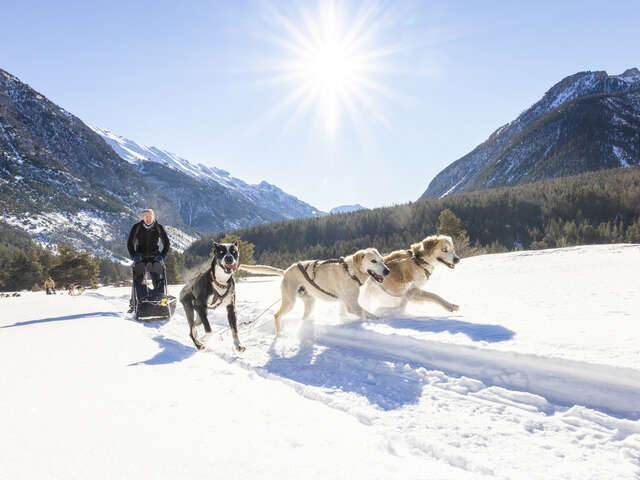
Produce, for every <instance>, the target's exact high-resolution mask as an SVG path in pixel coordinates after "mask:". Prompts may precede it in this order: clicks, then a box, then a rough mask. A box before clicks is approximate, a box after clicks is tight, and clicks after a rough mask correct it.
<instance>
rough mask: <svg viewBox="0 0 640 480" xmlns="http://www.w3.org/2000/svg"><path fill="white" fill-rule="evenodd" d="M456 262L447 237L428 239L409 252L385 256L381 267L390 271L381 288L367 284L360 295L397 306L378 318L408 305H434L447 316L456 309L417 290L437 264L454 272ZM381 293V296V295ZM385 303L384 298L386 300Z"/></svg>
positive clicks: (402, 309)
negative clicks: (438, 306)
mask: <svg viewBox="0 0 640 480" xmlns="http://www.w3.org/2000/svg"><path fill="white" fill-rule="evenodd" d="M459 261H460V258H458V256H457V255H456V252H455V250H454V246H453V241H452V240H451V237H448V236H446V235H432V236H430V237H427V238H425V239H424V240H422V241H421V242H418V243H414V244H413V245H411V248H410V249H409V250H396V251H394V252H391V253H390V254H389V255H385V257H384V263H385V265H387V266H388V268H389V269H390V270H391V272H390V273H389V275H388V276H387V278H386V279H385V281H384V284H378V283H373V282H367V284H366V285H365V289H363V295H366V296H367V297H368V298H372V299H377V300H386V299H384V297H385V295H384V293H386V294H387V295H389V296H391V297H394V298H395V300H396V303H397V305H396V306H395V307H393V308H381V309H379V310H377V311H376V313H377V314H380V315H388V314H392V313H401V312H403V311H404V309H405V308H406V306H407V303H408V302H409V301H412V302H435V303H437V304H439V305H441V306H442V307H443V308H445V309H446V310H448V311H450V312H455V311H457V310H458V309H459V307H458V305H455V304H453V303H450V302H448V301H446V300H445V299H444V298H442V297H440V296H438V295H436V294H435V293H431V292H425V291H424V290H422V289H421V287H423V286H424V285H425V284H426V283H427V280H429V277H430V276H431V274H432V273H433V271H434V270H435V268H436V266H437V265H438V264H443V265H446V266H447V267H449V268H452V269H453V268H455V266H456V264H457V263H458V262H459ZM382 292H384V293H382ZM387 299H388V297H387Z"/></svg>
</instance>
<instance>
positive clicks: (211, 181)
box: [91, 127, 322, 220]
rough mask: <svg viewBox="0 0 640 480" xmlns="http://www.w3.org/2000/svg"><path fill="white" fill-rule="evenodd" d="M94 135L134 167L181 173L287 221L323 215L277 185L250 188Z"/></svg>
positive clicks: (158, 152) (219, 173) (222, 174)
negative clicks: (152, 164)
mask: <svg viewBox="0 0 640 480" xmlns="http://www.w3.org/2000/svg"><path fill="white" fill-rule="evenodd" d="M91 128H92V129H93V131H94V132H96V133H97V134H98V135H100V136H101V137H102V138H103V139H104V140H105V141H106V142H107V143H108V144H109V145H110V146H111V148H113V150H114V151H115V152H116V153H117V154H118V155H120V157H122V158H123V159H124V160H126V161H128V162H129V163H131V164H133V165H138V166H140V165H143V164H144V162H155V163H159V164H161V165H164V166H166V167H168V168H171V169H174V170H176V171H179V172H181V173H183V174H185V175H187V176H190V177H192V178H194V179H196V180H198V181H200V182H203V183H205V184H207V185H212V186H216V187H223V188H228V189H229V190H232V191H234V192H236V193H238V194H240V195H242V196H244V197H245V198H246V199H247V200H248V201H249V202H254V203H255V204H256V205H258V206H260V207H262V208H265V209H268V210H271V211H273V212H275V213H277V214H279V215H281V216H282V219H283V220H291V219H294V218H304V217H313V216H317V215H321V214H322V212H320V211H318V210H317V209H316V208H314V207H312V206H311V205H309V204H307V203H305V202H302V201H301V200H298V199H297V198H296V197H294V196H293V195H289V194H288V193H286V192H284V191H282V190H281V189H280V188H278V187H276V186H275V185H271V184H269V183H267V182H264V181H263V182H261V183H259V184H257V185H249V184H247V183H246V182H244V181H243V180H240V179H239V178H235V177H232V176H231V174H230V173H229V172H227V171H225V170H222V169H219V168H215V167H208V166H206V165H203V164H201V163H200V164H197V165H196V164H193V163H191V162H189V161H188V160H186V159H184V158H182V157H179V156H178V155H176V154H175V153H171V152H168V151H166V150H162V149H159V148H157V147H148V146H146V145H141V144H139V143H137V142H135V141H133V140H130V139H128V138H125V137H122V136H120V135H116V134H115V133H113V132H111V131H109V130H104V129H101V128H98V127H91Z"/></svg>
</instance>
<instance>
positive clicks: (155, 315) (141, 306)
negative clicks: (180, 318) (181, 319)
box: [133, 265, 176, 322]
mask: <svg viewBox="0 0 640 480" xmlns="http://www.w3.org/2000/svg"><path fill="white" fill-rule="evenodd" d="M163 266H164V265H163ZM163 277H164V281H163V282H162V289H161V291H159V292H157V291H155V290H154V289H153V287H152V283H151V276H150V275H149V272H146V273H145V276H144V280H143V281H142V283H140V284H135V283H134V287H133V291H134V296H133V301H134V312H135V318H136V320H138V321H140V322H153V321H161V320H170V319H171V317H172V316H173V314H174V313H175V311H176V297H174V296H172V295H168V294H167V283H166V277H167V276H166V270H165V271H164V272H163Z"/></svg>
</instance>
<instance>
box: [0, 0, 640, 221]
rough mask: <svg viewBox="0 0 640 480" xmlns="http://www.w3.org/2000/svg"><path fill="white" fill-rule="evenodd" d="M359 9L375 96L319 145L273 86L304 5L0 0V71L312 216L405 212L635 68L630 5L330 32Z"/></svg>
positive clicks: (310, 7) (310, 123)
mask: <svg viewBox="0 0 640 480" xmlns="http://www.w3.org/2000/svg"><path fill="white" fill-rule="evenodd" d="M326 5H327V2H326V1H325V2H323V3H322V5H321V7H322V8H326ZM371 5H374V6H375V7H376V9H375V10H374V11H373V13H372V15H371V16H370V18H369V20H367V22H368V23H367V22H365V23H366V24H365V25H363V30H364V31H365V32H367V31H369V29H374V31H373V33H372V34H371V35H370V36H367V37H366V38H365V37H364V35H363V41H362V46H361V49H360V51H359V54H360V55H361V56H364V57H367V55H368V54H370V53H375V54H377V56H376V57H375V68H370V69H368V70H367V71H366V72H365V74H364V76H365V77H366V78H365V79H366V81H367V82H369V84H370V85H374V87H375V88H364V87H360V85H361V84H362V82H360V83H358V86H357V87H354V88H355V90H354V89H352V90H350V92H352V93H350V94H349V95H351V96H352V97H354V98H352V99H351V100H354V102H352V103H354V104H355V105H356V107H355V108H354V112H355V113H353V114H348V113H346V111H343V113H342V115H341V116H340V121H339V122H334V123H335V128H333V129H332V130H331V131H328V129H327V128H325V127H326V125H325V123H323V121H322V119H323V118H324V117H323V116H322V111H323V108H322V102H323V101H324V100H322V99H318V98H315V99H314V98H313V97H310V98H311V100H310V105H311V106H310V107H309V108H308V109H307V110H304V109H301V108H300V107H301V106H302V102H298V103H296V102H293V103H291V104H290V105H287V106H284V107H283V106H282V105H283V102H284V100H285V99H286V98H287V97H288V96H289V95H291V94H292V92H294V91H296V89H297V88H298V87H299V86H300V82H301V80H299V78H298V77H299V75H297V76H296V75H293V76H294V77H295V78H293V79H288V80H286V81H280V80H279V77H278V78H276V75H277V73H279V74H282V73H283V72H281V71H280V72H274V71H273V66H274V65H278V66H282V64H283V63H284V62H288V63H286V65H287V68H289V65H290V60H291V59H292V53H291V52H290V50H288V49H287V48H286V45H287V44H293V45H294V46H295V45H296V43H300V41H299V40H298V41H297V42H296V41H293V40H292V38H293V37H292V35H291V32H290V31H287V29H286V22H290V25H293V26H294V27H295V28H296V29H297V30H299V31H300V32H301V34H302V37H303V38H304V37H305V35H306V34H307V33H308V32H309V31H310V29H309V28H313V27H314V26H315V25H317V24H322V20H321V18H322V17H321V15H320V14H319V13H318V8H317V3H316V2H290V1H285V0H282V1H277V2H276V1H274V2H271V3H268V2H263V1H253V0H236V1H225V2H223V1H218V2H214V1H209V2H166V1H153V2H151V1H135V2H118V1H111V2H65V1H59V2H49V1H47V2H30V1H21V2H4V4H3V5H2V17H3V21H2V29H0V68H3V69H5V70H7V71H9V72H11V73H13V74H14V75H17V76H18V77H19V78H21V79H22V80H23V81H25V82H26V83H28V84H30V85H31V86H32V87H33V88H35V89H36V90H38V91H40V92H41V93H43V94H44V95H46V96H47V97H49V98H50V99H51V100H53V101H54V102H56V103H58V104H59V105H61V106H62V107H64V108H66V109H67V110H69V111H71V112H72V113H74V114H76V115H77V116H79V117H80V118H81V119H83V120H84V121H85V122H87V123H89V124H92V125H96V126H99V127H102V128H107V129H110V130H112V131H113V132H115V133H118V134H120V135H123V136H125V137H128V138H131V139H133V140H135V141H138V142H140V143H144V144H147V145H155V146H157V147H160V148H164V149H167V150H170V151H172V152H175V153H177V154H179V155H181V156H183V157H185V158H187V159H189V160H191V161H193V162H202V163H205V164H208V165H214V166H217V167H220V168H224V169H226V170H228V171H230V172H231V173H232V174H233V175H234V176H237V177H239V178H242V179H244V180H246V181H249V182H251V183H254V182H258V181H260V180H267V181H268V182H270V183H274V184H276V185H278V186H280V187H282V188H283V189H284V190H286V191H287V192H290V193H292V194H294V195H296V196H298V197H300V198H301V199H303V200H305V201H307V202H309V203H311V204H312V205H314V206H317V207H319V208H321V209H325V210H326V209H329V208H331V207H333V206H335V205H340V204H347V203H361V204H363V205H365V206H368V207H375V206H381V205H390V204H394V203H403V202H407V201H411V200H415V199H416V198H418V197H419V196H420V194H421V193H422V192H423V191H424V190H425V189H426V187H427V185H428V183H429V181H430V180H431V178H433V176H434V175H436V174H437V173H438V172H439V171H440V170H441V169H442V168H444V167H446V166H447V165H448V164H449V163H451V162H452V161H454V160H456V159H457V158H459V157H460V156H462V155H464V154H465V153H467V152H469V151H470V150H471V149H473V148H474V147H475V146H476V145H477V144H479V143H480V142H482V141H483V140H485V139H486V137H487V136H488V135H489V134H490V133H491V132H493V131H494V130H495V129H496V128H498V127H499V126H500V125H502V124H504V123H506V122H508V121H510V120H512V119H514V118H515V117H516V116H517V115H518V114H519V113H520V112H521V111H522V110H524V109H525V108H527V107H528V106H530V105H531V104H532V103H534V102H535V101H536V100H538V99H539V98H540V97H541V96H542V95H543V94H544V92H545V91H546V90H548V89H549V88H550V87H551V86H552V85H553V84H554V83H556V82H558V81H559V80H561V79H562V78H563V77H565V76H567V75H570V74H573V73H575V72H577V71H583V70H607V71H608V72H609V73H614V74H617V73H621V72H622V71H623V70H625V69H627V68H630V67H634V66H637V67H640V33H639V29H638V27H639V23H638V22H639V20H638V19H639V18H640V2H637V1H628V2H624V1H610V2H604V3H603V2H600V1H599V2H590V1H575V2H569V1H563V2H557V1H556V2H546V1H539V2H506V1H504V2H498V1H483V2H427V1H422V2H419V1H404V0H398V1H395V2H393V1H390V2H377V3H375V4H371V2H362V1H353V2H350V1H344V2H336V12H337V13H336V16H337V18H340V19H342V24H343V25H344V26H345V28H344V30H348V27H349V25H352V24H353V23H354V22H355V19H357V18H359V14H360V13H362V12H363V11H366V9H367V8H369V7H371ZM304 18H308V19H309V20H308V21H309V22H310V23H309V25H310V27H309V28H307V27H305V25H306V24H305V23H304V22H303V19H304ZM283 45H284V46H283ZM381 52H383V54H381ZM369 56H371V55H369ZM294 58H295V57H294ZM367 58H368V57H367ZM343 64H344V62H343V63H341V64H339V65H343ZM323 65H324V64H323ZM332 68H336V67H332ZM339 68H343V67H339ZM344 68H352V67H350V66H347V67H344ZM370 70H371V71H370ZM314 71H315V70H314ZM285 73H287V72H285ZM289 73H291V72H289ZM294 73H299V72H294ZM289 76H290V77H291V75H289ZM321 78H325V77H324V76H322V77H321ZM332 78H333V77H332ZM340 78H342V77H340ZM358 88H362V89H363V91H362V92H358V91H357V89H358ZM354 92H355V93H354ZM349 95H347V97H349ZM358 95H360V96H358ZM362 97H366V101H360V103H358V102H359V100H358V98H362ZM322 98H324V97H322ZM347 100H349V98H347ZM300 109H301V110H302V113H299V112H298V110H300ZM296 112H298V113H296Z"/></svg>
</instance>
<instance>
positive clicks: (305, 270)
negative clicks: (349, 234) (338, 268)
mask: <svg viewBox="0 0 640 480" xmlns="http://www.w3.org/2000/svg"><path fill="white" fill-rule="evenodd" d="M331 263H339V264H341V265H342V266H343V267H344V270H345V272H347V275H349V277H350V278H351V279H352V280H353V281H355V282H356V283H357V284H358V286H359V287H361V286H362V282H361V281H360V279H359V278H358V277H356V276H355V274H354V273H352V272H351V270H349V265H347V262H345V261H344V257H340V258H330V259H329V260H316V261H314V262H313V263H310V264H308V265H307V266H306V267H305V266H304V265H302V263H301V262H298V270H300V273H302V276H303V277H304V278H305V280H306V281H307V282H309V283H310V284H311V285H313V286H314V287H315V288H316V289H318V290H320V291H321V292H322V293H324V294H325V295H328V296H330V297H331V298H336V299H337V298H338V296H337V295H335V294H333V293H331V292H328V291H326V290H325V289H324V288H322V287H321V286H320V285H318V284H317V283H316V282H315V278H316V270H317V268H318V267H319V266H322V265H328V264H331ZM309 267H312V268H311V273H312V275H313V277H311V276H309V271H308V268H309Z"/></svg>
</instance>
